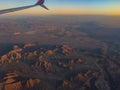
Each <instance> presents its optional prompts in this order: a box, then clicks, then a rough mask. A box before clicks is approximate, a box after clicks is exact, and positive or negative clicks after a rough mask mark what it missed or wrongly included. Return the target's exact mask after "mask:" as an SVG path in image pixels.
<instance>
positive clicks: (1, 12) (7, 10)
mask: <svg viewBox="0 0 120 90" xmlns="http://www.w3.org/2000/svg"><path fill="white" fill-rule="evenodd" d="M35 6H36V5H30V6H24V7H17V8H12V9H5V10H0V14H5V13H9V12H15V11H19V10H24V9H27V8H31V7H35Z"/></svg>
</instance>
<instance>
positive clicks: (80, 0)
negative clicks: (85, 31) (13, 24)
mask: <svg viewBox="0 0 120 90" xmlns="http://www.w3.org/2000/svg"><path fill="white" fill-rule="evenodd" d="M36 2H37V0H0V9H7V8H14V7H21V6H26V5H32V4H35V3H36ZM45 5H46V6H47V7H48V8H49V9H50V10H49V11H46V10H44V9H43V8H40V7H39V6H37V7H34V8H30V9H27V10H23V11H18V12H14V13H11V15H12V14H14V15H20V14H22V15H28V14H29V15H30V14H31V15H39V14H40V15H41V14H43V15H44V14H45V15H49V14H50V15H56V14H57V15H67V14H69V15H81V14H89V15H91V14H93V15H95V14H97V15H120V0H46V1H45Z"/></svg>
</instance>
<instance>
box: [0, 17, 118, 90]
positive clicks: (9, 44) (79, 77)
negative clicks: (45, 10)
mask: <svg viewBox="0 0 120 90" xmlns="http://www.w3.org/2000/svg"><path fill="white" fill-rule="evenodd" d="M119 34H120V19H119V18H118V17H110V16H109V17H107V16H59V17H58V16H49V17H33V18H30V17H26V18H22V17H20V18H16V19H15V18H14V19H13V18H10V19H1V20H0V90H120V35H119Z"/></svg>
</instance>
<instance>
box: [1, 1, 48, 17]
mask: <svg viewBox="0 0 120 90" xmlns="http://www.w3.org/2000/svg"><path fill="white" fill-rule="evenodd" d="M44 1H45V0H38V2H37V3H36V4H35V5H29V6H23V7H17V8H11V9H5V10H0V15H1V14H5V13H10V12H15V11H20V10H24V9H27V8H32V7H35V6H38V5H40V6H41V7H43V8H44V9H47V10H48V8H47V7H46V6H45V5H44V4H43V3H44Z"/></svg>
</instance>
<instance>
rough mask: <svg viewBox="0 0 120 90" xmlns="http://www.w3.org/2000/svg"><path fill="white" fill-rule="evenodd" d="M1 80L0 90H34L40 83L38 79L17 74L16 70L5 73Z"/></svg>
mask: <svg viewBox="0 0 120 90" xmlns="http://www.w3.org/2000/svg"><path fill="white" fill-rule="evenodd" d="M1 81H2V82H1ZM1 81H0V90H34V88H35V87H36V85H38V84H39V83H40V80H39V79H32V78H27V77H22V76H19V75H18V74H17V72H16V71H14V72H11V73H6V75H4V77H3V78H2V80H1Z"/></svg>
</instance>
